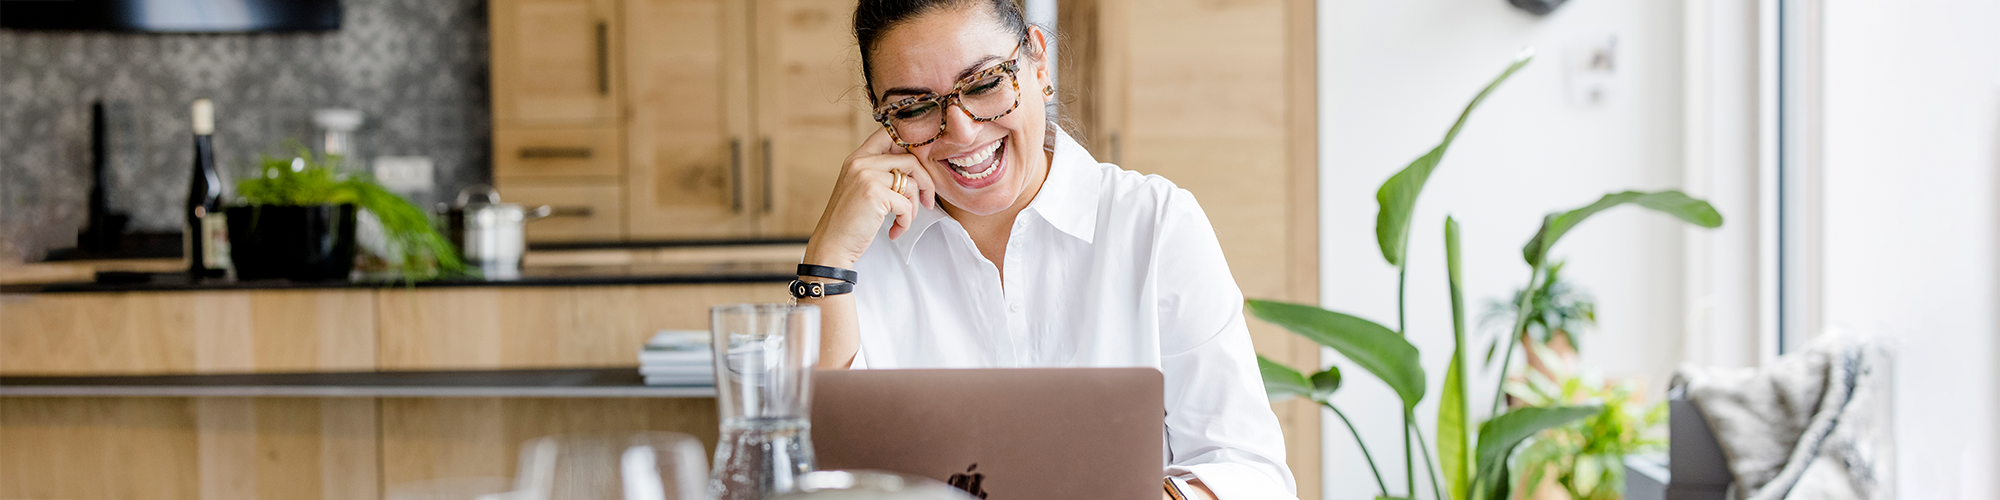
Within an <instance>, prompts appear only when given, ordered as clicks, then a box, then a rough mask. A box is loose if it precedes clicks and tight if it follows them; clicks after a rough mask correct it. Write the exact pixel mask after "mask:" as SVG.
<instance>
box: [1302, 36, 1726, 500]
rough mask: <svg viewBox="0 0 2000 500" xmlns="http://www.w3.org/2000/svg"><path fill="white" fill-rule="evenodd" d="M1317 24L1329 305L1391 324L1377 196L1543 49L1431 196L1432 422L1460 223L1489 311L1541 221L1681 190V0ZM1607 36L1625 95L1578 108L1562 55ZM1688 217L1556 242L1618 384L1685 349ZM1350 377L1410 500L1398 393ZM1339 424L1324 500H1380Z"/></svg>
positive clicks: (1649, 218)
mask: <svg viewBox="0 0 2000 500" xmlns="http://www.w3.org/2000/svg"><path fill="white" fill-rule="evenodd" d="M1319 16H1320V20H1319V23H1320V53H1319V58H1320V59H1319V71H1320V106H1321V108H1320V133H1321V139H1320V141H1321V142H1320V145H1321V149H1320V151H1321V173H1320V179H1321V186H1320V193H1321V195H1320V196H1321V198H1320V201H1321V214H1320V215H1321V221H1322V222H1321V228H1320V230H1321V232H1320V235H1321V249H1322V250H1321V251H1322V262H1321V269H1322V271H1321V272H1322V277H1321V278H1322V290H1323V293H1322V297H1323V302H1324V304H1323V305H1324V306H1326V307H1328V308H1331V309H1334V310H1338V311H1344V312H1349V313H1353V314H1357V315H1360V316H1363V317H1367V318H1371V319H1374V320H1376V321H1378V322H1381V323H1383V324H1385V325H1389V326H1391V327H1394V326H1395V320H1396V303H1395V298H1394V296H1393V291H1394V289H1395V286H1396V276H1395V275H1394V272H1393V270H1392V268H1390V267H1389V266H1388V265H1387V264H1386V263H1384V262H1383V260H1382V257H1381V254H1380V252H1379V251H1378V250H1377V248H1376V246H1375V240H1374V221H1375V214H1376V210H1377V209H1376V205H1375V199H1374V194H1375V189H1376V188H1377V187H1378V186H1379V185H1380V184H1381V182H1382V181H1383V180H1384V179H1387V178H1388V177H1389V176H1390V175H1391V174H1393V173H1395V172H1396V170H1398V169H1400V168H1402V167H1403V166H1404V165H1405V164H1407V163H1408V162H1409V161H1410V160H1411V159H1413V158H1415V157H1417V156H1418V155H1420V154H1422V153H1424V152H1425V151H1426V150H1428V149H1429V148H1430V147H1431V146H1433V145H1435V144H1436V142H1437V141H1438V140H1439V139H1440V138H1441V137H1442V136H1443V135H1444V132H1445V130H1446V129H1447V128H1448V127H1449V126H1450V124H1451V121H1452V120H1453V119H1454V118H1456V117H1457V113H1458V111H1459V110H1460V109H1461V107H1462V106H1463V105H1464V104H1465V102H1466V101H1467V100H1469V99H1471V97H1472V95H1473V94H1474V93H1476V92H1477V91H1478V90H1479V87H1480V86H1481V85H1484V84H1485V83H1486V81H1487V80H1488V79H1490V78H1492V77H1493V76H1494V75H1496V74H1498V72H1499V71H1500V70H1501V69H1503V68H1505V67H1506V65H1507V63H1508V62H1509V60H1510V58H1511V56H1512V55H1513V54H1514V53H1515V52H1516V50H1518V49H1519V48H1520V47H1522V46H1530V45H1532V46H1534V47H1536V48H1537V49H1538V53H1539V54H1540V57H1538V59H1537V60H1536V61H1535V62H1534V63H1533V64H1531V65H1529V66H1528V67H1527V68H1526V69H1524V70H1523V71H1522V72H1521V73H1518V74H1516V75H1515V76H1514V78H1513V79H1512V80H1510V81H1509V82H1508V83H1507V84H1506V85H1505V86H1503V87H1502V88H1501V89H1500V90H1499V91H1498V92H1497V93H1496V94H1494V95H1493V96H1492V97H1491V98H1489V99H1488V100H1487V101H1486V104H1485V105H1484V106H1483V107H1482V108H1481V109H1480V110H1479V111H1478V112H1476V113H1475V114H1474V115H1473V118H1472V121H1471V122H1470V123H1469V124H1467V126H1466V130H1465V131H1464V132H1463V133H1462V134H1461V135H1460V136H1459V139H1458V142H1457V143H1456V145H1455V146H1454V147H1453V148H1452V150H1451V152H1450V153H1449V154H1447V155H1446V157H1445V160H1444V163H1443V166H1442V167H1441V168H1440V169H1439V170H1438V172H1437V174H1436V175H1435V176H1434V177H1433V178H1432V180H1431V183H1430V186H1429V187H1428V188H1427V190H1426V192H1425V193H1424V196H1423V199H1422V201H1420V202H1419V204H1418V210H1417V217H1416V219H1415V223H1414V226H1413V229H1412V235H1413V237H1412V238H1411V242H1410V244H1411V251H1410V255H1411V258H1410V261H1411V263H1412V264H1411V269H1410V274H1409V283H1410V294H1409V303H1410V306H1409V320H1410V332H1411V333H1410V335H1411V337H1412V339H1413V341H1414V343H1416V344H1417V346H1418V348H1419V349H1421V350H1422V351H1423V356H1424V361H1425V364H1426V365H1427V366H1429V367H1431V372H1432V373H1435V374H1439V375H1437V376H1434V377H1433V378H1432V379H1431V380H1430V383H1431V385H1432V388H1431V391H1430V393H1431V394H1433V396H1431V397H1428V398H1427V400H1426V402H1425V404H1424V405H1423V406H1421V407H1419V408H1418V410H1417V411H1418V415H1419V416H1420V418H1421V419H1422V420H1424V421H1426V422H1429V421H1430V420H1432V419H1433V418H1434V417H1435V415H1436V412H1437V410H1436V397H1435V394H1436V391H1437V386H1438V385H1439V384H1440V383H1441V382H1442V380H1441V379H1442V375H1441V374H1442V373H1443V371H1442V369H1441V368H1442V367H1443V366H1444V364H1445V363H1446V361H1447V359H1448V358H1449V357H1450V355H1451V330H1450V329H1451V317H1450V310H1449V307H1448V302H1447V300H1448V299H1447V295H1446V289H1445V281H1444V279H1445V278H1444V260H1443V251H1442V245H1443V238H1442V232H1443V229H1442V225H1443V219H1444V216H1445V214H1447V213H1450V214H1452V215H1454V216H1455V217H1457V218H1458V220H1459V222H1460V225H1461V227H1462V235H1463V238H1462V243H1463V245H1464V248H1463V252H1464V257H1465V260H1466V262H1465V264H1466V269H1465V279H1466V285H1467V287H1468V289H1469V290H1468V296H1467V297H1468V301H1469V304H1468V309H1470V310H1471V311H1473V312H1475V313H1477V312H1480V311H1483V310H1484V305H1485V302H1486V301H1488V300H1490V299H1494V298H1499V297H1502V296H1503V295H1504V294H1506V293H1508V291H1509V290H1511V289H1513V288H1515V287H1519V286H1521V285H1522V284H1523V283H1525V282H1526V280H1527V273H1528V269H1527V267H1526V265H1525V264H1523V263H1522V261H1521V257H1520V248H1521V244H1522V243H1524V242H1526V241H1527V239H1528V237H1529V236H1530V235H1532V234H1533V232H1534V230H1535V228H1536V226H1537V225H1538V224H1539V223H1540V220H1541V217H1542V216H1543V215H1544V214H1546V213H1548V212H1551V211H1555V210H1562V209H1568V208H1573V207H1576V206H1581V205H1583V204H1586V203H1589V202H1591V201H1594V200H1595V199H1596V198H1597V197H1598V196H1601V195H1603V194H1604V193H1606V192H1610V191H1617V190H1624V189H1646V190H1655V189H1670V188H1677V187H1679V183H1680V182H1681V170H1682V169H1681V164H1682V142H1681V135H1682V127H1681V119H1682V113H1683V110H1682V100H1681V83H1682V78H1681V76H1682V69H1681V52H1680V51H1681V20H1682V11H1681V5H1680V2H1678V1H1674V0H1574V1H1571V2H1570V3H1569V5H1566V6H1564V7H1563V8H1562V9H1560V10H1558V11H1557V12H1555V13H1554V14H1552V15H1549V16H1547V17H1536V16H1532V15H1529V14H1526V13H1524V12H1520V11H1518V10H1516V9H1514V8H1513V7H1511V6H1508V5H1507V2H1506V1H1504V0H1396V1H1379V0H1327V1H1322V2H1320V9H1319ZM1607 33H1610V34H1616V35H1617V37H1618V41H1619V44H1618V64H1619V65H1620V67H1619V68H1618V72H1617V76H1616V88H1615V89H1614V90H1615V93H1614V94H1613V95H1612V97H1611V98H1610V99H1609V100H1608V101H1606V102H1603V103H1601V104H1598V105H1596V106H1590V107H1583V106H1575V105H1572V104H1570V103H1569V102H1568V101H1567V100H1566V97H1565V94H1564V81H1563V73H1564V72H1563V65H1564V64H1565V63H1566V61H1565V57H1566V54H1564V52H1565V51H1566V50H1567V47H1568V46H1569V45H1570V44H1571V43H1572V41H1573V40H1577V39H1580V38H1583V37H1589V36H1593V35H1603V34H1607ZM1724 215H1725V216H1726V217H1735V218H1738V219H1734V220H1741V219H1743V218H1750V217H1753V215H1752V214H1729V213H1725V214H1724ZM1681 227H1682V226H1681V225H1680V224H1679V223H1678V221H1673V220H1671V219H1669V218H1666V217H1664V216H1659V215H1655V214H1651V213H1645V212H1642V211H1640V210H1638V209H1632V208H1623V209H1619V210H1617V211H1613V212H1608V213H1606V214H1603V215H1600V216H1599V217H1598V218H1595V219H1592V220H1591V221H1590V222H1588V223H1586V224H1585V225H1583V226H1580V227H1578V228H1577V229H1576V230H1575V231H1574V232H1572V233H1571V234H1570V236H1568V237H1567V238H1566V239H1565V240H1564V241H1563V242H1562V243H1561V244H1560V245H1558V246H1557V247H1556V249H1555V255H1556V256H1557V257H1562V258H1568V259H1570V261H1571V264H1570V266H1569V267H1568V269H1569V272H1570V278H1571V279H1573V280H1574V281H1575V282H1577V283H1579V284H1581V285H1583V286H1585V287H1587V288H1588V289H1589V290H1591V291H1592V292H1593V293H1594V294H1595V295H1596V296H1597V299H1598V302H1599V307H1600V309H1599V311H1598V313H1599V316H1600V319H1601V322H1602V323H1601V328H1600V331H1598V332H1594V333H1592V334H1590V335H1588V336H1586V337H1585V338H1584V343H1585V346H1584V347H1585V349H1584V351H1585V359H1586V362H1587V363H1588V364H1589V365H1591V366H1594V367H1596V368H1598V369H1601V370H1603V371H1604V372H1605V373H1606V374H1607V375H1611V376H1614V377H1641V378H1644V379H1645V381H1646V387H1647V388H1648V390H1649V391H1652V392H1653V393H1654V395H1656V396H1657V394H1658V393H1659V391H1661V390H1662V389H1663V388H1664V386H1665V383H1666V379H1667V377H1668V376H1669V375H1670V374H1671V372H1672V369H1673V367H1674V366H1675V364H1676V363H1678V362H1679V360H1680V359H1681V349H1682V348H1681V346H1682V342H1681V340H1680V339H1681V332H1682V326H1683V317H1682V311H1683V303H1682V301H1683V294H1682V288H1683V279H1682V268H1683V265H1682V264H1683V263H1682V253H1683V246H1682V239H1683V238H1682V229H1681ZM1342 363H1343V364H1344V361H1343V362H1342ZM1343 368H1344V369H1347V370H1348V373H1350V375H1349V376H1348V380H1349V381H1351V382H1350V384H1349V386H1348V387H1347V388H1345V389H1343V391H1344V392H1343V393H1342V394H1341V395H1339V396H1338V397H1337V398H1336V400H1337V404H1339V405H1340V406H1341V407H1342V408H1343V410H1344V411H1346V412H1347V413H1348V414H1349V416H1350V417H1353V418H1354V419H1355V420H1356V424H1358V425H1359V426H1361V427H1362V428H1363V431H1362V432H1363V436H1364V439H1366V440H1367V442H1368V443H1369V444H1370V446H1371V448H1370V451H1372V452H1373V453H1374V454H1375V456H1376V458H1377V460H1378V461H1379V463H1380V464H1381V465H1383V467H1384V470H1383V473H1384V474H1385V475H1386V476H1390V477H1389V482H1390V483H1391V486H1390V488H1391V489H1392V493H1396V494H1400V493H1402V490H1403V487H1402V486H1401V484H1403V478H1402V476H1401V470H1402V466H1401V464H1402V442H1401V440H1400V438H1399V437H1398V436H1399V434H1398V433H1397V430H1396V429H1397V425H1398V422H1399V420H1398V418H1397V416H1396V410H1395V408H1396V399H1395V397H1394V396H1393V395H1392V394H1391V393H1390V392H1389V390H1388V389H1387V388H1386V387H1385V386H1383V385H1382V384H1380V383H1379V382H1376V381H1374V380H1373V379H1372V378H1370V377H1367V376H1365V375H1361V374H1360V373H1361V372H1359V371H1358V369H1357V368H1353V367H1352V366H1351V365H1345V366H1343ZM1364 379H1365V380H1367V381H1365V382H1364V381H1363V380H1364ZM1491 390H1492V386H1491V385H1490V380H1481V381H1477V382H1476V384H1475V385H1474V398H1475V400H1476V401H1475V403H1476V405H1477V406H1476V408H1482V409H1483V408H1485V407H1486V404H1487V402H1488V401H1489V398H1490V397H1491ZM1325 421H1326V423H1327V425H1328V427H1327V428H1326V430H1325V432H1324V433H1323V435H1324V436H1326V452H1327V460H1326V462H1325V474H1326V475H1325V478H1326V479H1325V485H1326V498H1329V499H1349V498H1369V497H1371V496H1372V495H1375V494H1376V493H1377V491H1376V489H1377V488H1376V486H1375V482H1374V479H1373V478H1372V477H1371V476H1370V474H1369V472H1368V470H1367V467H1366V465H1365V464H1364V463H1363V462H1362V459H1361V456H1360V453H1359V452H1357V451H1355V447H1354V444H1353V439H1352V438H1351V437H1350V436H1349V434H1348V432H1347V430H1346V429H1345V428H1344V427H1342V426H1340V423H1339V420H1337V419H1334V418H1332V417H1331V416H1328V417H1327V419H1326V420H1325ZM1423 427H1424V428H1425V429H1430V428H1431V425H1430V424H1428V423H1426V424H1424V425H1423ZM1426 432H1429V431H1426ZM1430 437H1431V438H1432V439H1435V437H1436V436H1430ZM1433 444H1435V443H1433ZM1392 463H1393V464H1394V465H1391V464H1392ZM1419 470H1420V471H1421V468H1420V469H1419ZM1422 474H1423V473H1422V472H1419V476H1420V480H1419V482H1420V483H1422V482H1427V481H1428V480H1427V479H1423V478H1421V476H1422ZM1428 489H1429V488H1428V487H1420V491H1428Z"/></svg>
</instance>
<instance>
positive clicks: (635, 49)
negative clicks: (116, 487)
mask: <svg viewBox="0 0 2000 500" xmlns="http://www.w3.org/2000/svg"><path fill="white" fill-rule="evenodd" d="M749 16H750V14H749V6H748V5H747V4H746V3H745V2H741V1H735V0H626V2H625V22H626V26H627V30H626V33H627V38H626V40H625V46H626V63H625V66H626V70H627V75H628V78H629V80H628V84H629V87H628V88H629V89H630V92H631V94H630V95H631V99H630V102H631V103H632V106H631V108H632V109H631V114H630V119H629V120H628V121H627V123H626V132H627V137H628V140H627V142H626V148H627V150H626V158H627V159H628V163H627V168H626V192H627V193H628V199H627V207H628V209H627V210H626V214H627V221H628V226H627V231H626V233H627V235H628V236H629V237H631V238H633V239H642V240H643V239H655V240H657V239H675V238H719V237H732V236H736V237H740V236H746V235H749V234H750V233H752V232H754V231H755V229H756V228H755V222H756V211H757V210H758V209H759V207H758V205H757V203H756V201H755V198H754V197H755V196H756V193H754V192H753V191H754V187H755V186H756V183H755V181H754V180H753V179H752V178H751V176H752V175H753V173H752V172H751V170H752V169H753V166H754V165H753V164H752V163H751V162H752V161H753V159H752V156H753V154H754V151H753V149H754V148H755V147H756V144H755V141H754V139H753V138H752V135H753V134H752V133H751V131H750V130H751V127H750V121H751V120H750V118H751V117H750V104H749V99H750V90H749V87H750V70H749V65H750V63H749V61H748V58H749V55H750V50H749V43H750V35H749V32H750V26H749Z"/></svg>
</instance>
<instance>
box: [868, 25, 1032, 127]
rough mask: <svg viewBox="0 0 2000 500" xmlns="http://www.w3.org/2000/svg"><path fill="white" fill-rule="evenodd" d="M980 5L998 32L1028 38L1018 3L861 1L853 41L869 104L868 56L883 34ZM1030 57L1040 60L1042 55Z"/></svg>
mask: <svg viewBox="0 0 2000 500" xmlns="http://www.w3.org/2000/svg"><path fill="white" fill-rule="evenodd" d="M981 3H983V4H986V6H987V7H988V8H990V9H991V12H992V13H993V17H994V19H993V20H994V21H995V22H997V23H999V25H1000V28H1001V29H1004V30H1007V31H1008V32H1010V33H1013V34H1014V37H1015V38H1027V36H1028V20H1027V16H1026V15H1025V14H1023V13H1022V7H1021V2H1020V0H861V2H860V4H859V5H856V6H855V7H854V41H855V42H856V43H859V44H860V45H861V78H862V79H863V80H864V81H867V82H868V102H870V103H873V102H875V81H874V75H873V74H872V73H871V72H870V71H871V70H872V69H873V67H871V66H870V65H869V64H868V53H869V52H871V51H873V50H874V49H875V44H876V43H877V42H878V41H879V40H880V39H881V38H882V34H884V33H888V32H889V30H891V29H894V28H895V27H897V26H902V25H903V24H904V23H908V22H910V21H911V20H913V19H916V18H917V17H920V16H923V15H925V14H930V13H934V12H941V11H946V10H953V9H960V8H965V7H970V6H973V5H976V4H981ZM1029 50H1033V49H1032V48H1030V49H1029ZM1030 55H1031V56H1034V57H1035V58H1036V59H1040V58H1041V57H1042V55H1043V54H1039V53H1035V54H1030Z"/></svg>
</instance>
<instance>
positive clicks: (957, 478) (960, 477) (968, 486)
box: [945, 463, 986, 499]
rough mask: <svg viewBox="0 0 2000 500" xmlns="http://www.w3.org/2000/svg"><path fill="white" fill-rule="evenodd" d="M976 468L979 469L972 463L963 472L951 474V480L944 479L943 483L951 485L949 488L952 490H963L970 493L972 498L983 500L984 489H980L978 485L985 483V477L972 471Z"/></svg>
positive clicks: (976, 464) (977, 465) (984, 495)
mask: <svg viewBox="0 0 2000 500" xmlns="http://www.w3.org/2000/svg"><path fill="white" fill-rule="evenodd" d="M977 468H979V464H978V463H974V464H972V466H971V467H966V468H965V472H962V473H958V474H952V475H951V479H946V480H945V482H947V483H951V487H953V488H958V489H961V490H965V492H966V493H971V494H972V496H975V497H979V498H981V499H984V498H986V489H985V488H984V487H981V486H980V483H983V482H986V475H985V474H980V473H977V472H973V471H972V470H973V469H977Z"/></svg>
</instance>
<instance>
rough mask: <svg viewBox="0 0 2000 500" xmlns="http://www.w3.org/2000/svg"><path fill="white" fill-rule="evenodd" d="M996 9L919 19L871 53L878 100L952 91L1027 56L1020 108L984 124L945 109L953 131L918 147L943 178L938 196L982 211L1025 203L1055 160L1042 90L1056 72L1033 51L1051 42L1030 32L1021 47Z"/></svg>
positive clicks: (913, 151) (930, 170) (935, 173)
mask: <svg viewBox="0 0 2000 500" xmlns="http://www.w3.org/2000/svg"><path fill="white" fill-rule="evenodd" d="M990 8H991V7H986V6H976V7H967V8H962V9H950V10H946V11H940V12H934V13H930V14H925V15H922V16H919V17H917V18H915V19H913V20H911V21H910V22H907V23H904V24H902V25H901V26H897V27H895V28H892V29H890V30H889V31H888V32H887V33H884V34H883V35H882V37H881V38H878V39H877V43H876V45H875V48H874V51H873V52H872V53H870V54H869V56H870V57H869V66H870V68H871V71H872V74H871V75H869V77H870V80H869V81H870V83H871V84H872V85H871V86H872V88H873V89H874V91H875V92H876V94H875V99H876V102H878V103H887V102H895V101H897V100H900V99H903V98H905V97H914V96H919V95H923V94H924V93H927V92H935V93H938V94H944V93H947V92H951V91H952V87H953V85H955V84H957V83H958V81H959V79H961V78H964V77H966V76H968V75H971V74H972V73H973V72H976V71H979V70H982V69H985V68H988V67H992V66H993V65H995V64H999V63H1000V62H1002V61H1005V60H1006V59H1007V57H1008V55H1009V54H1014V55H1015V57H1016V59H1015V60H1016V61H1019V64H1020V68H1021V69H1020V71H1019V73H1018V74H1017V76H1016V78H1017V79H1018V80H1019V83H1020V91H1019V92H1018V94H1019V95H1020V105H1019V106H1018V107H1016V108H1014V110H1013V111H1012V112H1010V113H1007V114H1006V116H1002V117H1000V118H998V119H995V120H993V121H989V122H983V123H982V122H978V121H974V120H973V119H971V118H970V117H967V116H966V114H965V112H964V111H962V110H960V109H959V107H958V106H951V107H949V108H946V109H945V110H944V113H943V114H944V120H945V132H944V133H943V134H941V135H939V136H938V138H937V140H935V141H931V143H930V144H925V145H921V146H917V147H915V148H911V149H910V154H911V155H914V156H916V157H917V160H918V161H919V162H920V163H922V164H923V166H924V170H925V171H926V172H927V173H929V174H930V177H931V179H932V180H934V181H936V184H937V194H938V197H939V198H942V199H943V200H944V202H945V203H946V204H948V205H950V206H951V207H954V208H957V209H959V210H963V211H965V212H970V213H972V214H976V215H992V214H994V213H998V212H1000V211H1002V210H1006V209H1007V208H1008V207H1011V206H1015V205H1017V204H1025V203H1026V202H1027V201H1028V200H1026V199H1024V196H1026V195H1029V194H1030V193H1031V192H1032V191H1033V190H1032V189H1030V187H1031V186H1039V185H1040V182H1041V179H1042V178H1043V177H1044V176H1045V175H1046V174H1045V172H1047V164H1048V157H1047V156H1046V155H1044V154H1043V152H1042V142H1043V140H1042V138H1043V134H1044V133H1045V132H1046V130H1047V124H1046V122H1045V119H1046V118H1045V114H1046V112H1045V111H1044V110H1043V107H1042V106H1043V104H1044V103H1045V96H1044V95H1043V94H1042V92H1041V90H1042V87H1043V85H1045V84H1044V83H1043V82H1045V81H1047V79H1046V78H1047V76H1048V69H1047V65H1045V64H1044V63H1043V62H1042V60H1039V59H1037V58H1036V57H1034V56H1033V55H1034V54H1045V53H1046V52H1044V51H1043V46H1042V44H1043V43H1046V42H1045V41H1044V40H1042V39H1041V38H1042V37H1041V36H1030V37H1029V38H1030V39H1029V41H1028V42H1027V43H1028V44H1032V45H1031V46H1021V45H1020V44H1021V43H1022V42H1021V37H1020V36H1019V35H1016V34H1014V33H1012V32H1009V31H1008V30H1006V29H1004V28H1002V27H1001V26H1000V23H999V22H998V21H996V20H995V18H994V15H993V14H992V13H991V12H989V9H990ZM1016 46H1020V52H1019V53H1015V52H1014V49H1015V47H1016ZM908 142H920V140H910V141H908Z"/></svg>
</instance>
